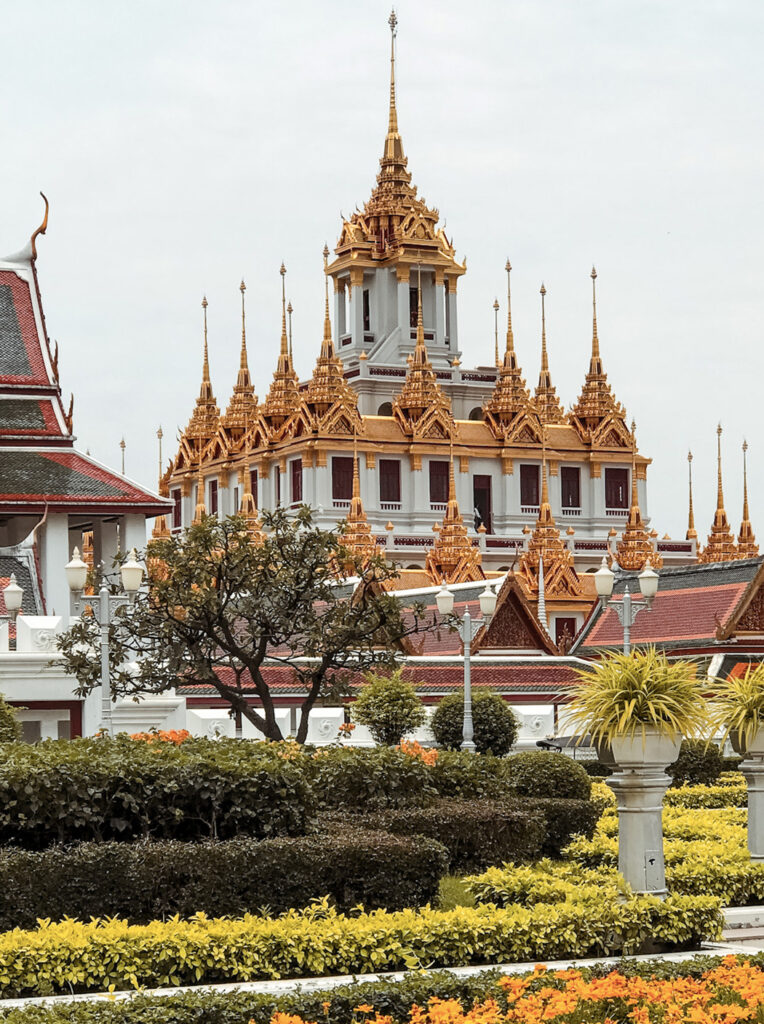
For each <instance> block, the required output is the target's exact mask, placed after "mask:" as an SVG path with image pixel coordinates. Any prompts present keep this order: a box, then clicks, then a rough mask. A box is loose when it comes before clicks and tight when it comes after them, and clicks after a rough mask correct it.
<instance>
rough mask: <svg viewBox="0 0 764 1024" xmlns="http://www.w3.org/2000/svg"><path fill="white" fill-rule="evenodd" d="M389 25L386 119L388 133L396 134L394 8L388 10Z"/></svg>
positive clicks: (395, 20) (396, 21)
mask: <svg viewBox="0 0 764 1024" xmlns="http://www.w3.org/2000/svg"><path fill="white" fill-rule="evenodd" d="M387 23H388V25H389V26H390V115H389V117H388V121H387V133H388V135H397V134H398V111H397V109H396V107H395V37H396V35H397V29H398V16H397V15H396V13H395V8H393V9H392V11H391V12H390V17H389V18H388V19H387Z"/></svg>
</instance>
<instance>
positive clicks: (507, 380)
mask: <svg viewBox="0 0 764 1024" xmlns="http://www.w3.org/2000/svg"><path fill="white" fill-rule="evenodd" d="M504 269H505V270H506V272H507V342H506V346H505V349H504V359H503V361H502V362H501V363H499V376H498V379H497V381H496V387H495V388H494V389H493V394H492V395H491V397H490V398H489V399H488V401H487V402H486V403H485V406H484V407H483V408H484V410H485V415H486V419H487V421H488V424H489V426H490V427H491V429H492V430H493V432H494V434H495V435H496V436H497V437H501V436H503V435H504V434H505V433H506V431H507V430H508V429H510V428H511V425H512V423H513V422H514V420H515V417H516V416H517V415H518V413H521V412H526V413H529V414H530V415H532V416H533V417H534V418H535V417H536V411H535V409H534V407H533V404H532V402H531V397H530V394H529V393H528V388H527V387H526V384H525V381H524V380H523V374H522V370H521V369H520V367H519V366H518V364H517V356H516V355H515V339H514V334H513V332H512V291H511V286H510V273H511V270H512V264H511V263H510V262H509V260H507V262H506V264H505V266H504Z"/></svg>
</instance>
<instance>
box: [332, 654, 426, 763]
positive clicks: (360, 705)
mask: <svg viewBox="0 0 764 1024" xmlns="http://www.w3.org/2000/svg"><path fill="white" fill-rule="evenodd" d="M350 714H351V716H352V718H353V721H354V722H358V723H360V724H361V725H365V726H367V727H368V729H369V731H370V732H371V735H372V736H373V737H374V739H375V741H376V742H377V743H382V744H384V745H385V746H388V747H394V746H396V745H397V744H399V743H400V742H401V740H402V739H403V737H404V736H406V735H407V734H408V733H410V732H414V730H415V729H418V728H419V726H420V725H423V724H424V720H425V718H426V717H427V715H426V713H425V710H424V705H423V704H422V702H421V700H420V699H419V697H417V695H416V690H415V689H414V687H413V686H412V685H411V683H409V682H407V681H406V680H405V679H404V678H403V670H402V669H400V668H397V669H396V670H395V671H394V672H393V673H392V674H391V675H378V674H375V673H368V674H367V675H366V677H365V679H364V686H363V689H362V690H361V692H360V693H359V694H358V697H357V698H356V700H355V701H354V703H353V704H352V705H351V707H350Z"/></svg>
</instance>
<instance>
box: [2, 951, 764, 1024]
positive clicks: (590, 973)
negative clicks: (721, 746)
mask: <svg viewBox="0 0 764 1024" xmlns="http://www.w3.org/2000/svg"><path fill="white" fill-rule="evenodd" d="M746 960H748V961H749V962H750V963H752V964H754V965H755V966H758V967H764V954H762V953H751V955H750V956H747V957H746ZM721 962H722V958H721V957H718V956H715V957H712V956H699V957H693V958H692V959H688V960H680V961H677V962H670V961H666V960H628V961H623V962H621V963H620V964H619V965H618V970H619V971H620V972H621V973H622V974H626V975H627V976H629V977H635V976H636V977H642V978H648V979H649V978H662V979H665V980H674V979H676V978H700V977H701V975H702V974H703V973H704V972H706V971H710V970H713V969H714V968H716V967H718V966H719V965H720V964H721ZM612 970H613V967H612V965H610V964H595V965H593V966H592V967H585V968H582V971H581V973H582V974H583V976H584V978H587V979H588V978H591V977H604V976H606V975H608V974H610V972H611V971H612ZM501 977H502V974H501V972H500V971H495V970H491V971H481V973H480V974H476V975H473V976H472V977H470V978H461V977H457V976H455V975H453V974H450V973H448V972H446V971H432V972H427V973H421V972H416V973H414V974H410V975H407V976H406V977H404V978H403V979H402V980H401V981H373V982H361V983H355V984H350V985H341V986H338V987H337V988H332V989H319V990H318V991H310V992H305V991H299V992H289V993H286V994H284V995H280V996H273V995H260V994H254V993H249V992H226V993H221V992H186V993H182V994H178V995H172V996H166V997H160V996H144V995H136V996H135V997H134V998H132V999H129V1000H124V1001H123V1000H119V1001H99V1002H97V1003H85V1002H81V1003H70V1004H66V1005H62V1006H56V1007H50V1006H48V1007H42V1006H30V1007H28V1008H26V1009H20V1010H11V1011H6V1012H5V1013H3V1011H2V1010H0V1020H2V1021H4V1022H6V1024H270V1021H271V1019H272V1017H273V1015H274V1014H275V1013H285V1014H298V1015H299V1016H300V1017H301V1018H302V1019H303V1020H308V1021H322V1022H324V1024H348V1021H351V1020H353V1019H357V1014H356V1012H355V1011H356V1007H358V1006H371V1007H373V1009H374V1010H375V1011H377V1012H379V1013H380V1014H381V1015H384V1016H390V1017H392V1018H393V1020H394V1021H405V1020H407V1018H408V1016H409V1013H410V1011H411V1008H412V1007H413V1006H426V1005H427V1002H428V1000H429V999H431V998H433V997H434V998H437V999H442V1000H446V999H456V1000H458V1001H459V1002H460V1003H461V1004H462V1006H464V1007H469V1006H472V1005H473V1003H475V1002H482V1001H483V1000H485V999H487V998H491V999H494V1000H495V1001H496V1003H497V1005H498V1006H499V1009H500V1010H501V1011H502V1012H504V1011H505V1010H506V1008H507V1001H506V994H505V992H504V989H503V988H502V987H501V985H499V980H500V978H501ZM521 977H525V978H528V977H529V975H528V974H525V975H521ZM530 977H532V978H533V981H532V982H531V984H532V985H534V984H535V985H539V986H542V985H543V986H549V985H555V984H557V982H556V981H555V979H553V978H550V977H549V975H548V974H547V975H544V976H542V977H540V978H539V977H537V976H535V977H534V976H533V975H531V976H530Z"/></svg>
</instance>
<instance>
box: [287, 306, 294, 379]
mask: <svg viewBox="0 0 764 1024" xmlns="http://www.w3.org/2000/svg"><path fill="white" fill-rule="evenodd" d="M292 312H293V310H292V303H291V302H290V303H289V305H288V306H287V316H288V317H289V362H290V363H291V364H292V366H294V355H293V353H292Z"/></svg>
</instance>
